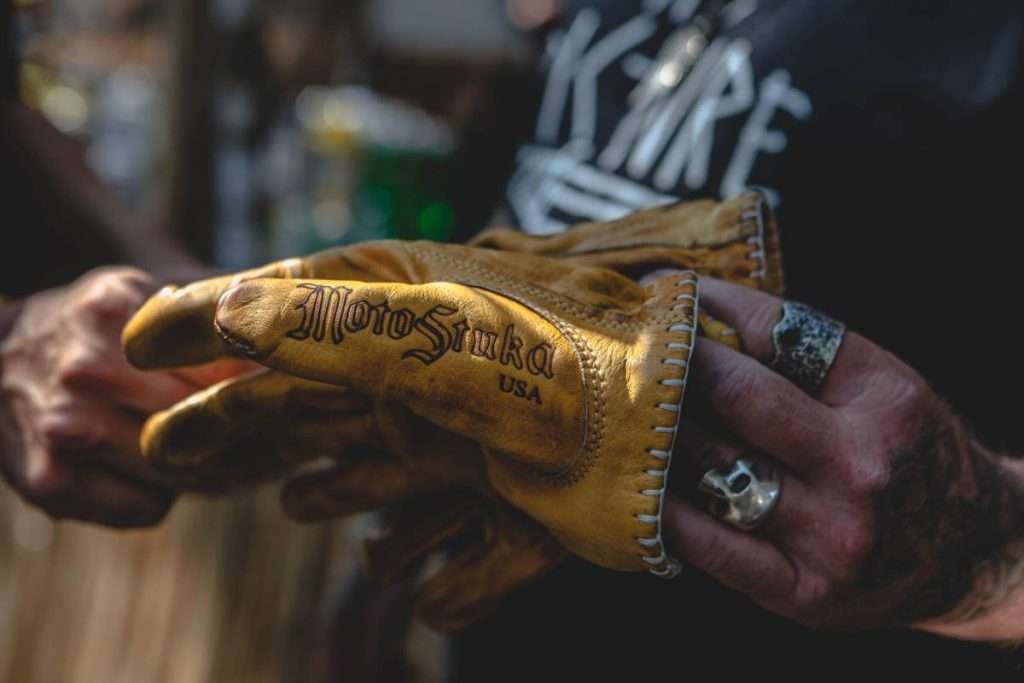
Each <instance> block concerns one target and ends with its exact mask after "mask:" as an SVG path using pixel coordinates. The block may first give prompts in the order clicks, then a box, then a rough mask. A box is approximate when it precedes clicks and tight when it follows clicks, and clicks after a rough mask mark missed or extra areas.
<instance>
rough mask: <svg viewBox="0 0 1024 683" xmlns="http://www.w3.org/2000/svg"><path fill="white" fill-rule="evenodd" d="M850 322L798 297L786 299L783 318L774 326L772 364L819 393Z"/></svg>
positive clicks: (808, 391) (795, 382) (798, 382)
mask: <svg viewBox="0 0 1024 683" xmlns="http://www.w3.org/2000/svg"><path fill="white" fill-rule="evenodd" d="M845 333H846V325H844V324H843V323H841V322H839V321H837V320H833V319H832V318H830V317H828V316H827V315H825V314H824V313H821V312H819V311H816V310H814V309H813V308H811V307H810V306H806V305H804V304H801V303H797V302H795V301H784V302H783V303H782V320H780V321H779V322H778V324H776V325H775V327H774V328H773V329H772V345H773V347H774V348H775V357H774V358H772V360H771V362H770V363H769V364H768V367H770V368H771V369H772V370H774V371H775V372H777V373H779V374H780V375H782V376H783V377H786V378H787V379H789V380H790V381H792V382H793V383H794V384H796V385H797V386H798V387H800V388H801V389H803V390H804V391H806V392H807V393H808V394H810V395H811V396H816V395H817V394H818V392H820V391H821V386H822V385H823V384H824V383H825V376H826V375H827V374H828V371H829V368H831V367H832V363H833V362H834V361H835V359H836V354H837V353H839V347H840V345H842V343H843V335H844V334H845Z"/></svg>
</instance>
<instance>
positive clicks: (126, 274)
mask: <svg viewBox="0 0 1024 683" xmlns="http://www.w3.org/2000/svg"><path fill="white" fill-rule="evenodd" d="M142 299H143V293H142V288H141V287H140V286H139V285H138V284H137V276H136V275H135V271H134V270H133V269H123V268H111V269H103V270H100V271H94V272H93V273H91V274H90V275H89V276H88V277H87V279H86V280H85V281H84V282H83V283H82V286H81V288H80V290H79V292H78V295H77V297H76V302H77V304H78V306H79V307H80V308H81V310H83V311H85V312H87V313H89V314H92V315H94V316H96V317H98V318H101V319H122V318H127V317H128V316H129V315H131V313H132V312H134V310H135V309H136V308H137V307H138V306H139V305H140V304H141V303H142Z"/></svg>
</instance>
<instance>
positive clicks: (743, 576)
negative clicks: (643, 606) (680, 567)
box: [663, 496, 797, 603]
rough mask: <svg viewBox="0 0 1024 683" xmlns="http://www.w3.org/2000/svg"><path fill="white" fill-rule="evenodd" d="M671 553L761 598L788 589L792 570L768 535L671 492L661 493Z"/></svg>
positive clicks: (793, 580)
mask: <svg viewBox="0 0 1024 683" xmlns="http://www.w3.org/2000/svg"><path fill="white" fill-rule="evenodd" d="M663 520H664V522H663V523H664V534H665V540H666V543H667V547H668V550H669V552H670V553H674V554H675V555H676V557H679V558H680V559H682V560H684V561H685V562H687V563H688V564H690V565H691V566H693V567H696V568H697V569H698V570H700V571H703V572H704V573H706V574H708V575H710V576H711V577H712V578H714V579H715V580H717V581H718V582H720V583H721V584H722V585H724V586H726V587H728V588H732V589H733V590H736V591H739V592H741V593H744V594H746V595H748V596H750V597H751V598H753V599H754V600H755V601H757V602H760V603H764V602H770V601H772V600H773V599H776V598H777V597H778V596H780V595H787V594H790V593H791V592H792V588H793V586H795V585H796V581H797V571H796V568H795V566H794V565H793V563H792V562H791V561H790V559H789V558H788V557H787V556H786V555H785V554H783V552H782V551H781V550H780V549H779V548H778V546H776V545H775V543H773V542H772V541H770V540H768V539H766V538H762V537H760V536H756V535H753V534H749V533H745V532H741V531H738V530H736V529H733V528H731V527H729V526H726V525H725V524H723V523H721V522H719V521H717V520H715V519H712V518H711V517H709V516H708V515H706V514H704V513H703V512H700V511H698V510H697V509H695V508H694V507H693V506H691V505H690V504H689V503H687V502H685V501H683V500H681V499H679V498H678V497H675V496H668V497H667V498H666V499H665V510H664V512H663Z"/></svg>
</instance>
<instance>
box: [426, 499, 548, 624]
mask: <svg viewBox="0 0 1024 683" xmlns="http://www.w3.org/2000/svg"><path fill="white" fill-rule="evenodd" d="M493 510H494V513H495V515H494V517H492V520H491V524H490V525H489V526H488V528H487V530H486V531H487V533H485V536H484V538H483V539H482V540H481V541H480V542H479V543H476V544H474V545H471V546H469V547H467V548H466V549H465V550H463V551H462V552H460V553H458V554H456V555H454V556H452V557H451V558H450V559H449V560H448V561H447V562H446V564H445V565H444V567H443V568H442V569H441V570H440V571H439V572H438V573H437V574H435V575H434V576H433V577H431V578H430V579H428V580H427V581H426V582H425V583H424V584H423V585H422V586H421V587H420V589H419V591H418V594H417V599H416V615H417V616H418V617H419V618H420V619H422V620H423V621H425V622H426V623H427V624H429V625H430V626H432V627H433V628H435V629H437V630H439V631H458V630H460V629H463V628H465V627H467V626H469V625H471V624H473V623H474V622H476V621H479V620H480V619H482V618H483V617H486V616H487V615H488V614H490V613H491V612H493V611H494V609H496V608H497V606H498V605H499V604H500V603H501V601H502V600H504V599H505V598H506V597H507V596H508V594H509V593H511V592H512V591H514V590H516V589H517V588H520V587H521V586H524V585H526V584H528V583H531V582H533V581H535V580H537V579H538V578H540V577H541V576H543V575H544V574H545V573H547V572H548V571H550V570H551V569H553V568H554V567H556V566H557V565H558V564H560V563H561V562H562V561H563V560H564V559H565V558H566V557H567V556H568V554H567V552H566V551H565V549H564V548H562V547H561V546H560V545H559V544H558V542H557V541H555V539H554V538H553V537H552V536H551V535H550V534H548V533H547V532H546V531H545V530H544V529H543V528H541V527H540V526H538V525H537V524H536V523H535V522H533V521H532V520H530V519H528V518H526V517H524V516H522V515H519V514H517V513H515V512H514V511H512V510H508V509H505V508H493Z"/></svg>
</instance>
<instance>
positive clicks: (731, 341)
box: [697, 309, 743, 352]
mask: <svg viewBox="0 0 1024 683" xmlns="http://www.w3.org/2000/svg"><path fill="white" fill-rule="evenodd" d="M697 324H698V325H699V331H700V333H701V334H702V335H704V336H705V337H707V338H708V339H714V340H715V341H716V342H718V343H719V344H725V345H726V346H728V347H729V348H730V349H732V350H734V351H740V352H742V351H743V342H742V340H741V339H740V336H739V335H738V334H736V330H734V329H733V328H731V327H729V326H728V325H726V324H725V323H723V322H722V321H721V320H719V319H718V318H715V317H713V316H712V315H711V314H710V313H707V312H706V311H704V310H703V309H702V310H701V311H700V312H698V313H697Z"/></svg>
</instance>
